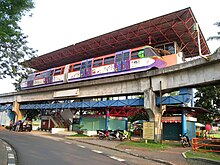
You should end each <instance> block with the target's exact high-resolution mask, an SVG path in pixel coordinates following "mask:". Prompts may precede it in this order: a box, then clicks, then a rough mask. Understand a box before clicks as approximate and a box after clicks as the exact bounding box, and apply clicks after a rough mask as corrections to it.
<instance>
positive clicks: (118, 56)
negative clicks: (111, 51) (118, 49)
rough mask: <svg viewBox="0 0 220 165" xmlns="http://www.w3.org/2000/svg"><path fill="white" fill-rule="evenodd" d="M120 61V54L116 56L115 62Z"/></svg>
mask: <svg viewBox="0 0 220 165" xmlns="http://www.w3.org/2000/svg"><path fill="white" fill-rule="evenodd" d="M121 60H122V53H119V54H116V59H115V62H120V61H121Z"/></svg>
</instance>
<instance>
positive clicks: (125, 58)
mask: <svg viewBox="0 0 220 165" xmlns="http://www.w3.org/2000/svg"><path fill="white" fill-rule="evenodd" d="M124 60H129V52H125V53H124Z"/></svg>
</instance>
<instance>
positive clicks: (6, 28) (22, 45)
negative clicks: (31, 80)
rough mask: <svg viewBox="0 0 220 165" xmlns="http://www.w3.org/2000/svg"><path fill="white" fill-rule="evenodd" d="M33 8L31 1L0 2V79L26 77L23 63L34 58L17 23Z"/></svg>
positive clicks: (5, 0)
mask: <svg viewBox="0 0 220 165" xmlns="http://www.w3.org/2000/svg"><path fill="white" fill-rule="evenodd" d="M33 8H34V2H33V1H32V0H0V79H3V78H6V77H7V76H10V77H11V78H17V80H19V79H20V78H21V77H24V76H26V74H27V72H28V71H29V69H28V68H25V67H24V66H23V61H24V60H27V59H30V58H32V57H34V54H35V51H34V50H33V49H32V48H29V47H28V46H27V36H26V35H25V34H24V33H23V32H22V29H21V28H20V26H19V21H21V18H22V17H23V16H25V15H27V13H29V12H30V10H31V9H33Z"/></svg>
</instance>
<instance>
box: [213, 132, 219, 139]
mask: <svg viewBox="0 0 220 165" xmlns="http://www.w3.org/2000/svg"><path fill="white" fill-rule="evenodd" d="M211 136H212V137H214V138H220V133H217V134H213V135H211Z"/></svg>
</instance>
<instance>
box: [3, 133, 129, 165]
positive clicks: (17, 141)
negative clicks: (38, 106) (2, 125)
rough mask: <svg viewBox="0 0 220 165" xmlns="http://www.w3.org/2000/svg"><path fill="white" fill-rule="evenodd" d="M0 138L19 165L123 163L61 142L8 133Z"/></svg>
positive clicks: (116, 164)
mask: <svg viewBox="0 0 220 165" xmlns="http://www.w3.org/2000/svg"><path fill="white" fill-rule="evenodd" d="M0 136H1V138H2V139H4V140H6V141H7V142H9V143H10V144H11V145H12V146H13V147H14V148H15V150H16V151H17V156H18V163H19V165H30V164H31V165H39V164H41V165H61V164H62V165H64V164H65V165H74V164H76V165H80V164H81V165H85V164H96V165H103V164H105V165H112V164H115V165H118V164H124V163H125V162H124V161H123V162H120V161H122V160H114V159H113V158H110V157H109V156H107V155H103V154H99V153H97V152H96V151H91V150H88V149H85V148H82V147H80V146H77V145H73V144H71V145H70V144H69V143H64V142H61V141H55V140H51V139H45V138H40V137H35V136H29V135H26V134H23V133H15V132H9V131H1V133H0Z"/></svg>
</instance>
